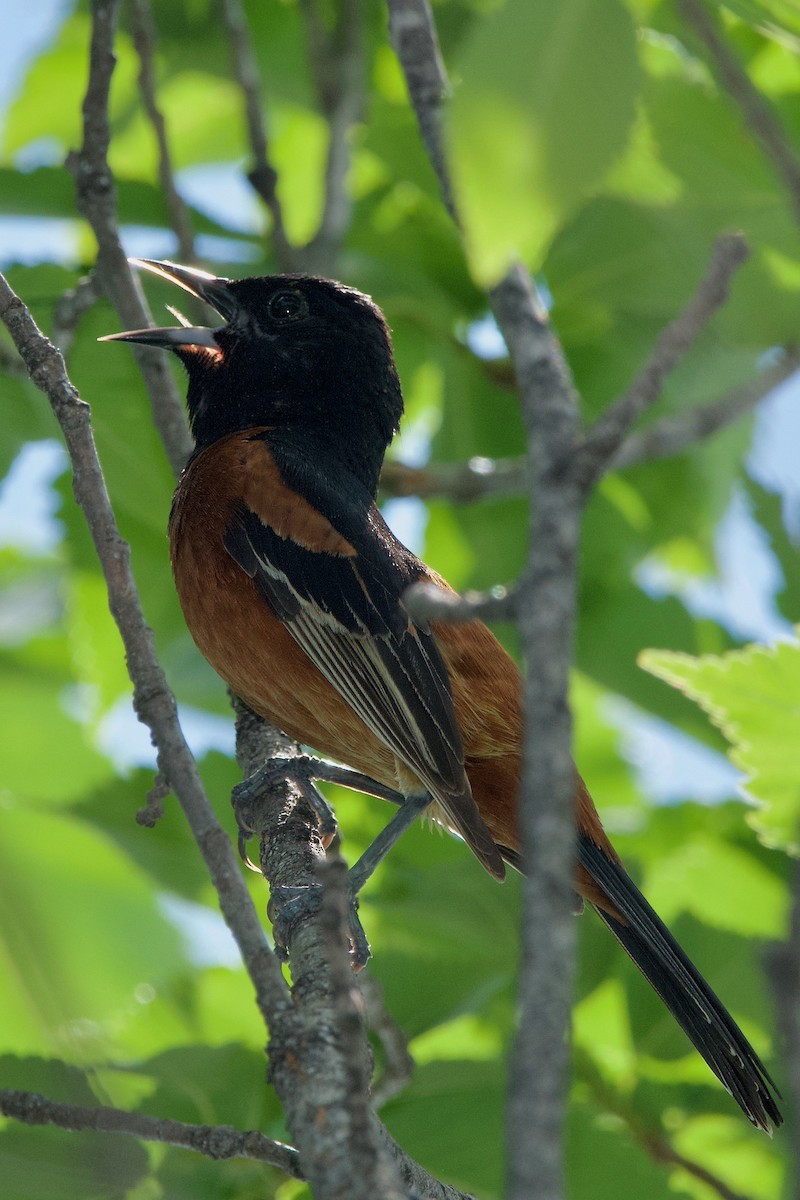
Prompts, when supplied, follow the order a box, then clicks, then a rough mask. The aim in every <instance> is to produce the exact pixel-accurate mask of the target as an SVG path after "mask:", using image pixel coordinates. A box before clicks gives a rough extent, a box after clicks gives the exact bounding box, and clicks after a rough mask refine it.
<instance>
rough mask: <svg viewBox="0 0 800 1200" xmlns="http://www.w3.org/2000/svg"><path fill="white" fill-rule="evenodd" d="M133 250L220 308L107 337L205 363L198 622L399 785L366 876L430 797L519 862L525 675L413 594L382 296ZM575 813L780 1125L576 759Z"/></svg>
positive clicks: (195, 385)
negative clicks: (626, 859) (435, 617)
mask: <svg viewBox="0 0 800 1200" xmlns="http://www.w3.org/2000/svg"><path fill="white" fill-rule="evenodd" d="M133 262H134V265H138V266H140V267H143V268H144V269H146V270H149V271H152V272H154V273H155V274H157V275H161V276H163V277H164V278H165V279H168V280H170V281H172V282H173V283H175V284H177V285H178V286H180V287H182V288H183V289H185V290H186V291H187V292H189V293H191V295H193V296H195V297H198V298H199V299H201V300H203V301H205V302H206V303H207V304H208V305H209V306H210V307H211V308H213V309H214V310H215V311H216V312H217V313H218V314H219V316H220V317H221V318H222V321H221V323H220V324H219V325H218V326H217V327H215V328H213V329H212V328H206V327H201V326H192V325H189V324H188V323H186V324H183V325H180V326H178V327H175V328H168V329H147V330H137V331H133V332H128V333H121V334H115V335H112V336H111V339H109V340H114V339H120V340H123V341H129V342H142V343H145V344H147V345H151V346H160V347H163V348H164V349H168V350H171V351H173V352H174V353H175V354H177V356H178V357H179V359H180V360H181V362H182V363H183V365H184V366H185V368H186V370H187V373H188V377H189V386H188V397H187V402H188V409H189V420H190V423H191V428H192V433H193V435H194V439H195V444H196V449H195V452H194V454H193V455H192V458H191V459H190V461H189V464H188V465H187V467H186V470H185V471H184V473H183V476H182V478H181V481H180V484H179V485H178V489H177V491H176V493H175V499H174V503H173V507H172V513H171V516H170V523H169V536H170V546H171V557H172V566H173V571H174V575H175V582H176V585H177V589H178V594H179V596H180V601H181V605H182V607H183V611H184V614H185V617H186V621H187V624H188V626H189V629H190V631H191V633H192V636H193V637H194V640H195V641H196V643H197V645H198V646H199V648H200V650H201V651H202V653H203V654H204V655H205V657H206V658H207V659H208V661H209V662H210V663H211V665H212V666H213V667H214V668H215V670H216V671H218V672H219V674H220V675H221V676H222V678H223V679H224V680H225V681H226V683H227V684H228V685H229V686H230V687H231V688H232V689H233V691H234V692H235V693H236V694H237V695H239V696H240V697H241V698H242V699H243V700H244V701H245V702H246V703H247V704H248V705H250V707H251V708H252V709H253V710H254V711H255V712H257V713H259V714H260V715H261V716H263V717H265V718H266V719H267V720H268V721H270V722H271V723H273V724H275V725H277V726H278V727H279V728H281V729H283V730H284V731H285V732H286V733H288V734H290V735H291V736H292V737H294V738H296V739H297V740H298V741H300V742H301V743H303V744H305V745H309V746H312V747H314V749H316V750H317V751H319V752H321V753H323V754H325V755H330V756H331V757H333V758H335V759H337V760H338V761H339V762H341V763H344V764H346V765H347V766H348V767H350V768H353V769H354V770H355V771H357V772H360V773H361V775H362V776H364V777H367V787H368V788H369V783H370V781H376V782H375V787H374V790H375V791H376V793H377V794H387V795H390V796H394V798H396V799H398V801H399V802H400V803H401V808H400V813H399V814H398V816H397V817H395V820H394V822H393V823H392V826H390V830H392V833H391V834H390V836H388V837H385V838H383V840H382V841H381V842H380V845H379V846H378V848H377V849H376V851H375V852H374V853H373V854H372V856H371V857H370V855H369V852H368V854H367V856H366V857H367V866H366V868H365V869H364V870H363V871H362V878H363V877H364V876H365V875H366V874H367V873H369V871H371V870H372V869H373V868H374V865H375V863H376V862H377V861H378V860H379V859H380V857H382V855H383V853H385V849H386V845H387V844H388V843H390V842H391V841H392V840H393V833H394V832H396V831H399V830H401V829H402V828H403V826H405V825H407V824H409V823H410V821H411V820H412V819H413V818H414V816H415V815H416V814H417V813H419V812H422V811H424V810H427V811H428V812H429V813H430V814H431V815H432V816H433V817H434V818H435V819H436V820H437V821H439V822H441V823H442V824H443V825H445V826H446V827H447V828H449V829H451V830H453V831H454V832H456V833H458V834H459V835H460V836H461V837H462V838H463V840H464V841H465V842H466V843H467V845H468V846H469V848H470V849H471V850H472V852H473V853H474V854H475V855H476V856H477V857H478V859H479V860H480V862H481V863H482V864H483V865H484V867H486V869H487V870H488V871H490V872H491V874H492V875H494V876H495V877H496V878H498V879H502V878H503V875H504V871H505V866H504V864H506V863H509V864H511V865H513V866H515V867H521V866H522V863H521V858H520V845H519V834H518V828H517V805H518V793H519V786H520V775H521V743H522V712H521V679H520V674H519V671H518V669H517V667H516V665H515V663H514V662H513V660H512V659H511V658H510V657H509V656H508V654H506V652H505V650H503V648H502V647H501V646H500V644H499V642H498V641H497V640H496V639H495V638H494V636H493V635H492V634H491V633H490V631H489V630H488V629H487V628H486V626H485V625H483V624H482V623H481V622H479V621H475V620H473V621H470V622H469V623H467V624H464V625H449V624H437V623H436V622H435V621H434V622H432V623H431V624H430V625H427V624H425V623H423V622H420V621H415V620H414V619H413V618H412V616H411V615H410V613H409V611H408V610H407V608H406V606H405V604H404V601H403V596H404V594H405V592H406V590H407V588H408V587H409V586H410V585H412V584H414V583H419V582H433V583H435V584H437V585H439V586H442V587H446V586H447V585H446V584H444V582H443V581H442V580H441V579H440V578H439V577H438V576H437V575H435V574H434V572H433V571H431V570H430V568H429V567H427V566H426V565H425V564H424V563H423V562H421V561H420V560H419V559H418V558H417V557H416V556H415V555H414V554H412V553H411V552H410V551H409V550H408V549H407V548H406V547H405V546H403V545H402V544H401V543H400V542H399V541H398V540H397V538H396V537H394V535H393V534H392V533H391V531H390V530H389V529H388V527H387V526H386V524H385V522H384V520H383V518H382V516H381V514H380V512H379V511H378V509H377V507H376V504H375V495H376V491H377V487H378V477H379V474H380V469H381V465H382V462H383V457H384V453H385V451H386V448H387V446H388V445H389V443H390V441H391V440H392V437H393V436H394V434H395V432H396V431H397V428H398V424H399V421H400V416H401V414H402V410H403V400H402V394H401V390H400V383H399V380H398V377H397V372H396V370H395V366H394V359H393V353H392V344H391V340H390V336H389V331H388V328H387V326H386V322H385V320H384V318H383V315H382V313H381V312H380V310H379V309H378V308H377V307H376V306H375V304H373V302H372V301H371V300H370V299H369V298H368V297H367V296H364V295H362V294H361V293H359V292H357V291H354V290H353V289H351V288H348V287H344V286H342V285H341V284H339V283H335V282H333V281H332V280H328V279H319V278H314V277H310V276H302V275H275V276H265V277H262V278H254V279H241V280H228V279H217V278H215V277H214V276H212V275H209V274H207V273H206V272H203V271H198V270H194V269H191V268H188V267H181V266H178V265H176V264H173V263H168V262H165V263H158V262H154V261H152V260H148V259H140V260H133ZM575 822H576V858H577V862H576V870H575V877H574V883H575V889H576V891H577V893H578V894H579V895H580V896H581V897H583V898H584V899H585V900H587V901H588V902H589V903H590V904H591V905H592V907H593V908H594V909H595V910H596V912H597V913H598V915H599V917H600V919H601V920H602V921H603V922H604V924H605V925H606V926H607V927H608V929H609V930H610V931H611V932H612V933H613V934H614V936H615V937H616V939H617V940H618V941H619V942H620V943H621V945H622V946H623V947H624V949H625V950H626V951H627V952H628V954H629V955H630V957H631V958H632V959H633V961H634V962H635V963H636V965H637V966H638V967H639V968H640V970H641V971H642V973H643V974H644V975H645V977H646V978H647V979H648V980H649V982H650V983H651V985H652V986H653V988H654V989H655V990H656V992H657V993H658V994H659V995H660V996H661V998H662V1000H663V1001H664V1003H665V1004H666V1006H667V1008H668V1009H669V1010H670V1012H671V1013H672V1014H673V1016H674V1017H675V1019H676V1020H677V1021H678V1023H679V1024H680V1026H681V1027H682V1028H683V1030H684V1031H685V1032H686V1034H687V1035H688V1037H689V1038H690V1040H691V1041H692V1042H693V1043H694V1045H695V1046H696V1047H697V1049H698V1050H699V1052H700V1054H701V1055H702V1056H703V1058H704V1059H705V1060H706V1062H707V1063H708V1065H709V1066H710V1067H711V1069H712V1071H714V1073H715V1074H716V1075H717V1077H718V1078H719V1079H720V1080H721V1082H722V1083H723V1084H724V1085H725V1087H726V1088H727V1089H728V1091H729V1092H730V1093H731V1094H732V1096H733V1097H734V1099H735V1100H736V1102H737V1103H738V1104H739V1106H740V1107H741V1109H742V1110H743V1112H744V1113H745V1115H746V1116H747V1117H748V1118H749V1120H750V1121H751V1122H752V1123H753V1124H754V1125H756V1126H758V1127H760V1128H762V1129H764V1130H767V1131H769V1130H770V1127H771V1125H774V1126H778V1125H780V1124H781V1115H780V1113H779V1111H778V1108H777V1105H776V1103H775V1099H774V1096H773V1092H775V1093H776V1094H777V1092H776V1089H775V1085H774V1083H773V1082H772V1080H771V1079H770V1076H769V1075H768V1073H767V1071H766V1069H765V1067H764V1065H763V1063H762V1062H761V1060H760V1059H759V1057H758V1055H757V1054H756V1052H755V1050H754V1049H753V1048H752V1046H751V1045H750V1043H749V1042H748V1041H747V1039H746V1038H745V1036H744V1034H743V1033H742V1031H741V1030H740V1029H739V1028H738V1026H737V1025H736V1023H735V1021H734V1020H733V1018H732V1017H731V1016H730V1014H729V1013H728V1012H727V1011H726V1009H725V1008H724V1007H723V1005H722V1004H721V1002H720V1001H719V1000H718V999H717V997H716V996H715V994H714V992H713V991H712V990H711V988H710V987H709V985H708V984H707V983H706V982H705V980H704V979H703V977H702V976H701V975H700V973H699V972H698V971H697V969H696V968H695V967H694V965H693V964H692V963H691V962H690V961H689V959H688V958H687V956H686V955H685V954H684V952H683V951H682V950H681V948H680V946H679V945H678V944H677V942H676V941H675V939H674V938H673V937H672V935H671V934H670V932H669V930H668V929H667V928H666V926H665V925H664V924H663V922H662V921H661V920H660V919H659V917H658V916H657V915H656V913H655V912H654V911H653V909H652V908H651V907H650V905H649V904H648V902H647V901H646V900H645V898H644V897H643V896H642V894H641V892H640V891H639V890H638V888H637V887H636V886H635V884H634V883H633V882H632V880H631V879H630V877H629V876H628V874H627V872H626V871H625V869H624V867H623V866H622V864H621V862H620V860H619V857H618V855H617V853H616V852H615V850H614V848H613V846H612V845H611V843H610V841H609V839H608V837H607V836H606V833H605V831H604V830H603V827H602V825H601V823H600V818H599V816H598V814H597V810H596V809H595V806H594V803H593V801H592V798H591V796H590V795H589V792H588V790H587V789H586V787H585V785H584V783H583V781H582V780H581V778H580V777H579V776H578V775H577V773H576V783H575ZM392 827H394V829H392Z"/></svg>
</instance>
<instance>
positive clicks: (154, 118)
mask: <svg viewBox="0 0 800 1200" xmlns="http://www.w3.org/2000/svg"><path fill="white" fill-rule="evenodd" d="M129 3H130V8H131V18H132V20H131V24H132V26H133V42H134V45H135V46H136V53H137V54H138V55H139V87H140V88H141V93H142V102H143V104H144V109H145V112H146V113H147V116H148V118H149V120H150V124H151V125H152V126H153V133H154V134H155V138H156V144H157V146H158V179H159V183H160V184H161V190H162V192H163V193H164V199H165V200H166V203H167V209H168V211H169V219H170V224H171V225H172V228H173V229H174V230H175V236H176V237H177V239H178V261H179V262H183V263H192V262H194V259H195V254H194V232H193V230H192V222H191V218H190V216H189V210H188V208H187V206H186V205H185V204H184V201H183V197H182V196H181V194H180V192H179V191H178V189H177V187H176V185H175V172H174V170H173V167H172V155H171V154H170V149H169V141H168V139H167V126H166V122H165V120H164V115H163V113H162V112H161V109H160V108H159V106H158V100H157V98H156V78H155V53H156V42H157V34H156V25H155V20H154V19H153V10H152V8H151V6H150V0H129Z"/></svg>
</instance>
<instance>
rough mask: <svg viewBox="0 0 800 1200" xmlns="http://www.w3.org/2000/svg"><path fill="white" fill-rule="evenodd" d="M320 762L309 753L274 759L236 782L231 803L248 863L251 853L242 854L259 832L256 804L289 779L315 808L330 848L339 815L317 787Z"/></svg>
mask: <svg viewBox="0 0 800 1200" xmlns="http://www.w3.org/2000/svg"><path fill="white" fill-rule="evenodd" d="M316 763H317V760H316V759H314V758H311V757H310V755H308V754H301V755H294V756H287V757H284V758H271V759H270V760H269V761H268V762H265V763H264V764H263V765H262V766H260V767H259V768H258V769H257V770H256V771H254V772H253V773H252V775H248V777H247V779H243V780H242V781H241V783H237V784H236V786H235V787H234V789H233V791H232V793H231V803H232V805H233V811H234V815H235V817H236V823H237V825H238V826H239V847H240V848H239V853H240V854H241V855H242V858H243V860H244V861H245V862H246V863H248V865H251V864H250V861H249V859H248V857H247V855H246V854H243V853H242V846H243V843H244V842H245V841H246V840H247V839H248V838H251V837H253V836H254V835H255V833H256V832H257V828H256V825H255V821H254V820H253V809H254V806H255V805H256V803H257V801H258V800H259V799H260V798H261V796H262V794H263V793H265V792H266V793H267V794H269V792H270V791H271V790H272V789H273V788H275V787H276V786H277V785H279V784H282V783H286V782H287V781H288V782H291V783H294V784H295V785H296V786H297V788H298V790H299V791H300V792H301V793H302V796H303V798H304V799H305V800H306V801H307V802H308V804H309V805H310V807H311V808H312V810H313V812H314V815H315V816H316V818H317V825H318V827H319V835H320V838H321V840H322V844H323V846H324V847H325V848H326V849H327V848H328V846H329V845H330V844H331V842H332V841H333V839H334V837H335V835H336V831H337V824H336V816H335V814H334V812H333V809H332V808H331V806H330V805H329V804H328V802H327V800H326V799H325V797H324V796H323V795H322V793H321V792H320V791H319V790H318V789H317V788H316V787H315V786H314V779H315V773H314V769H315V766H316ZM256 870H258V868H256Z"/></svg>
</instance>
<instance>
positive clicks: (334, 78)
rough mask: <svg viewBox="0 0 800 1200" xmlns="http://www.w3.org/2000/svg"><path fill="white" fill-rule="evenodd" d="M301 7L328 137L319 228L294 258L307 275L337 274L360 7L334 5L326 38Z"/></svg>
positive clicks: (354, 109) (359, 99)
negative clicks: (308, 273) (330, 28)
mask: <svg viewBox="0 0 800 1200" xmlns="http://www.w3.org/2000/svg"><path fill="white" fill-rule="evenodd" d="M300 7H301V10H302V12H303V15H304V17H305V20H306V27H307V29H308V41H309V51H310V57H311V65H312V69H313V71H314V76H315V82H316V85H317V94H318V98H319V105H320V109H321V110H322V114H323V116H324V117H325V119H326V120H327V122H328V131H329V134H328V155H327V160H326V165H325V186H324V200H323V207H322V216H321V218H320V223H319V228H318V229H317V231H316V233H315V234H314V236H313V238H312V239H311V241H310V242H309V243H308V244H307V245H306V246H304V247H303V248H302V249H301V250H300V252H299V253H300V257H301V261H302V263H303V265H304V268H305V269H306V270H310V271H314V272H315V273H317V274H336V260H337V258H338V255H339V249H340V247H341V244H342V239H343V238H344V235H345V233H346V232H347V230H348V228H349V225H350V217H351V214H352V208H353V205H352V200H351V197H350V190H349V188H348V186H347V175H348V172H349V170H350V160H351V157H352V155H351V149H350V134H351V131H352V129H353V126H354V125H356V124H357V123H358V122H359V121H360V120H361V117H362V113H363V109H364V84H363V71H364V64H363V61H362V50H361V21H362V6H361V3H360V0H337V3H336V6H335V7H336V14H337V15H336V25H335V27H334V29H333V31H332V33H331V34H330V35H329V34H328V33H327V31H326V29H325V26H324V24H323V23H322V20H321V19H320V15H319V13H318V12H317V9H316V6H315V2H314V0H302V2H301V5H300Z"/></svg>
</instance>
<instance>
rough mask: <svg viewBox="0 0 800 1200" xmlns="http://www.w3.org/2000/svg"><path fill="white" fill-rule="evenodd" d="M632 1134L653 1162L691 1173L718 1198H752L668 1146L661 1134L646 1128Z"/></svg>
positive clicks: (740, 1199)
mask: <svg viewBox="0 0 800 1200" xmlns="http://www.w3.org/2000/svg"><path fill="white" fill-rule="evenodd" d="M634 1135H635V1136H636V1140H637V1141H638V1142H639V1143H640V1145H641V1146H642V1147H643V1148H644V1149H645V1150H646V1151H647V1152H648V1154H649V1155H650V1157H651V1158H652V1159H653V1160H654V1162H657V1163H660V1164H663V1165H664V1166H668V1167H678V1168H679V1169H680V1170H682V1171H685V1172H686V1174H687V1175H691V1176H692V1178H693V1179H698V1180H699V1181H700V1182H701V1183H704V1184H705V1185H706V1187H709V1188H711V1190H712V1191H714V1192H716V1193H717V1195H718V1196H719V1197H720V1200H754V1197H753V1196H748V1195H746V1194H745V1193H744V1192H737V1191H734V1189H733V1188H732V1187H729V1186H728V1184H727V1183H726V1182H725V1180H724V1179H720V1177H719V1175H715V1174H714V1172H713V1171H709V1170H708V1169H707V1168H706V1167H704V1166H703V1165H702V1164H701V1163H698V1162H695V1161H694V1159H691V1158H687V1157H686V1156H685V1155H684V1154H679V1153H678V1151H677V1150H676V1149H675V1148H674V1146H670V1144H669V1142H668V1141H667V1140H666V1138H664V1137H662V1136H661V1134H659V1133H654V1132H653V1131H652V1130H648V1131H642V1132H640V1133H636V1132H635V1131H634Z"/></svg>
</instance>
